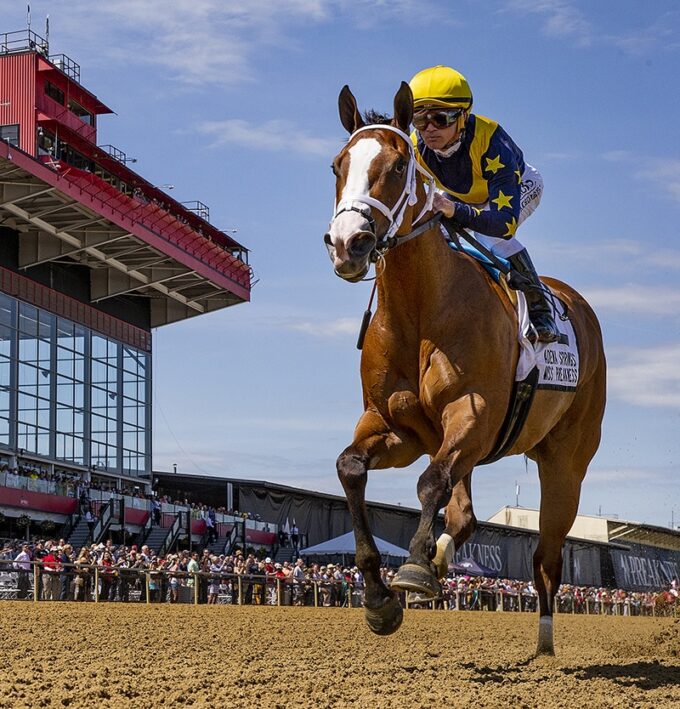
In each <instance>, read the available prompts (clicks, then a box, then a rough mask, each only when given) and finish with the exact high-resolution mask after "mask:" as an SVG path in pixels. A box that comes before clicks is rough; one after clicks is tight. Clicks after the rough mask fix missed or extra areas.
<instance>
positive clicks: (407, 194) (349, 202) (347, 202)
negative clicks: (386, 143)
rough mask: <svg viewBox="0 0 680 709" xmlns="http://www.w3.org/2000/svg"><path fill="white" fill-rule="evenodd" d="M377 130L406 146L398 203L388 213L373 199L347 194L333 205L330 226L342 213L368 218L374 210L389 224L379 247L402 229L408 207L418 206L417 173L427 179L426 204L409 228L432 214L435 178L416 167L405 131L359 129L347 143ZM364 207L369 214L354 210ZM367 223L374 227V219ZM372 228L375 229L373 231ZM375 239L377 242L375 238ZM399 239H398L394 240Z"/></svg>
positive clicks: (384, 128) (384, 127)
mask: <svg viewBox="0 0 680 709" xmlns="http://www.w3.org/2000/svg"><path fill="white" fill-rule="evenodd" d="M376 129H381V130H389V131H392V133H396V134H397V135H398V136H400V137H401V138H402V139H403V140H404V142H405V143H406V145H407V146H408V151H409V161H408V165H407V168H406V181H405V183H404V189H403V190H402V192H401V195H400V196H399V199H397V201H396V203H395V205H394V206H393V207H392V208H391V209H390V208H389V207H388V206H387V205H386V204H385V203H384V202H381V201H380V200H379V199H375V197H371V195H369V194H357V195H354V194H350V195H345V196H344V197H343V199H342V200H340V203H339V204H337V205H335V208H334V210H333V219H331V224H332V223H333V221H335V219H336V218H337V217H338V216H339V215H340V214H342V213H343V212H348V211H354V212H360V213H361V214H363V215H364V216H366V211H368V212H369V215H370V208H371V207H374V208H375V209H377V210H378V211H379V212H381V213H382V214H383V215H384V216H385V218H386V219H387V221H388V222H389V226H388V228H387V231H386V232H385V233H384V234H383V235H382V236H381V237H380V239H379V242H380V243H381V244H385V243H386V242H387V241H389V240H390V239H392V238H393V237H394V236H395V235H396V233H397V231H399V228H400V227H401V223H402V221H403V220H404V213H405V212H406V208H407V207H412V206H413V205H415V204H417V202H418V194H417V188H418V180H417V174H416V173H417V172H420V173H421V174H422V175H423V176H424V177H426V178H427V183H428V186H427V199H426V200H425V204H424V205H423V208H422V209H421V210H420V213H419V214H418V216H417V217H416V218H415V219H414V220H413V222H412V224H413V225H416V224H417V223H418V222H419V221H420V220H421V219H422V218H423V216H424V215H425V214H427V213H428V212H429V211H431V210H432V200H433V199H434V178H433V177H432V175H430V173H429V172H427V170H425V169H424V168H423V167H422V166H421V165H420V164H419V163H418V160H416V156H415V151H414V149H413V143H412V142H411V138H410V137H409V136H408V135H407V134H406V133H404V131H402V130H400V129H399V128H395V127H394V126H388V125H382V124H380V125H370V126H363V127H362V128H359V129H358V130H355V131H354V133H352V135H351V136H350V137H349V140H350V141H351V140H352V139H353V138H354V136H355V135H357V134H359V133H361V132H363V131H365V130H376ZM357 203H359V204H363V205H365V206H367V207H369V209H368V210H363V209H361V208H357V207H356V206H355V205H356V204H357ZM368 220H369V222H372V223H373V219H372V218H370V216H369V219H368ZM374 228H375V227H374ZM406 236H408V234H407V235H405V237H404V238H406ZM376 238H378V236H377V234H376ZM397 238H401V237H397Z"/></svg>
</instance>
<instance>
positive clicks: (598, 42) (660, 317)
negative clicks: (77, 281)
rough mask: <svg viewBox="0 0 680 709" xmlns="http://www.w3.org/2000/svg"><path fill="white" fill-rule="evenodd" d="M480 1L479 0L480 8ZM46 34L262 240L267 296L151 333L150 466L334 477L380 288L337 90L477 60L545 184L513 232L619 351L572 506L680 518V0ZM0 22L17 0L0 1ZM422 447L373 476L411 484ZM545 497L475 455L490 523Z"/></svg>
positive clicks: (100, 27)
mask: <svg viewBox="0 0 680 709" xmlns="http://www.w3.org/2000/svg"><path fill="white" fill-rule="evenodd" d="M482 8H483V9H482ZM31 10H32V24H33V29H34V30H36V31H37V32H38V33H41V34H42V31H43V28H44V19H45V15H46V14H47V13H48V12H49V13H50V28H51V37H50V39H51V52H52V53H65V54H68V55H69V56H71V57H72V58H73V59H74V60H75V61H77V62H79V63H80V64H81V76H82V81H83V83H84V84H85V85H86V86H87V87H88V88H89V89H91V90H92V91H93V92H94V93H96V94H97V95H98V96H99V98H101V99H102V100H103V101H104V102H105V103H107V104H108V105H109V106H111V107H112V108H113V109H114V110H115V111H116V113H117V114H118V115H116V116H107V117H103V118H102V119H101V120H100V123H99V142H100V143H111V144H113V145H115V146H117V147H118V148H120V149H122V150H124V151H125V152H126V153H127V154H128V155H129V156H133V157H136V158H137V159H138V162H137V164H136V166H135V167H136V169H137V170H138V171H139V172H140V173H141V174H142V175H144V176H145V177H146V178H148V179H149V180H151V181H153V182H154V183H156V184H167V183H171V184H173V185H174V186H175V187H174V190H173V192H172V195H173V196H174V197H175V198H176V199H179V200H180V201H188V200H194V199H200V200H201V201H203V202H205V203H206V204H208V205H209V206H210V208H211V221H212V222H213V223H214V224H215V225H216V226H218V227H221V228H224V229H230V228H235V229H238V232H237V233H236V234H235V236H236V238H237V239H239V240H240V241H241V242H242V243H243V244H245V245H246V246H247V247H248V248H250V249H251V252H252V253H251V263H252V265H253V267H254V270H255V273H256V276H257V278H259V282H258V284H257V285H256V286H255V288H254V289H253V293H252V302H251V303H250V304H248V305H242V306H238V307H236V308H231V309H227V310H224V311H222V312H219V313H214V314H211V315H207V316H203V317H200V318H198V319H195V320H190V321H187V322H184V323H180V324H175V325H171V326H168V327H165V328H161V329H159V330H157V331H155V333H154V337H155V344H154V392H155V393H154V407H155V417H154V418H155V424H154V425H155V433H154V467H155V468H156V469H165V470H169V469H171V468H172V464H173V463H177V466H178V469H179V470H180V471H183V472H195V473H208V474H224V475H229V476H235V477H243V478H250V479H263V480H270V481H277V482H282V483H285V484H289V485H294V486H301V487H306V488H310V489H314V490H321V491H327V492H332V493H337V494H341V488H340V485H339V483H338V481H337V478H336V474H335V458H336V457H337V455H338V453H339V452H340V451H341V450H342V449H343V448H344V447H345V446H346V445H347V444H348V443H349V442H350V440H351V436H352V431H353V427H354V424H355V422H356V419H357V418H358V415H359V414H360V411H361V396H360V384H359V373H358V367H359V355H358V352H357V350H356V349H355V341H356V333H357V329H358V325H359V320H360V317H361V314H362V312H363V310H364V308H365V307H366V302H367V299H368V296H369V289H370V286H369V285H368V284H356V285H354V284H348V283H345V282H342V281H341V280H340V279H338V278H337V277H336V276H334V275H333V272H332V269H331V264H330V261H329V260H328V258H327V256H326V252H325V249H324V246H323V242H322V235H323V233H324V230H325V228H326V226H327V223H328V220H329V217H330V212H331V207H332V201H333V178H332V175H331V171H330V169H329V164H330V162H331V159H332V157H333V156H334V155H335V153H336V152H337V151H338V150H339V149H340V147H341V145H342V141H343V140H344V139H345V137H346V135H345V133H344V130H343V129H342V127H341V126H340V123H339V120H338V117H337V95H338V92H339V90H340V88H341V87H342V86H343V84H345V83H347V84H349V85H350V87H351V88H352V90H353V92H354V94H355V95H356V96H357V99H358V101H359V104H360V106H361V107H363V108H369V107H372V108H376V109H383V110H391V105H392V97H393V95H394V93H395V91H396V89H397V87H398V86H399V82H400V81H402V80H407V81H408V80H409V79H410V77H411V76H412V75H413V74H414V73H415V72H416V71H418V70H420V69H422V68H425V67H427V66H431V65H433V64H448V65H451V66H454V67H456V68H458V69H459V70H460V71H462V72H463V73H464V74H465V75H466V76H467V78H468V79H469V81H470V83H471V85H472V88H473V91H474V94H475V109H476V111H477V112H478V113H481V114H483V115H487V116H489V117H491V118H494V119H495V120H498V121H499V122H500V123H501V124H502V125H503V126H504V128H505V129H506V130H507V131H508V132H509V133H510V134H511V135H512V136H513V137H514V139H515V141H516V142H517V143H518V144H519V145H520V146H521V147H522V149H523V151H524V154H525V157H526V159H527V161H528V162H530V163H531V164H533V165H535V166H536V167H538V168H539V170H540V171H541V173H542V174H543V177H544V180H545V193H544V197H543V201H542V204H541V207H540V209H539V210H538V211H537V213H536V214H535V215H534V216H532V218H531V219H530V220H529V221H528V222H527V223H526V224H525V225H523V227H522V229H521V230H520V232H519V235H520V238H521V240H522V241H523V243H525V244H526V246H527V247H528V248H529V250H530V253H531V254H532V256H533V259H534V262H535V263H536V265H537V267H538V270H539V272H541V273H545V274H549V275H553V276H556V277H558V278H560V279H562V280H565V281H567V282H569V283H570V284H571V285H573V286H575V287H576V288H577V289H578V290H579V291H581V292H582V293H583V294H584V295H585V296H586V297H587V298H588V299H589V300H590V301H591V303H592V304H593V306H594V307H595V309H596V312H597V313H598V315H599V317H600V320H601V323H602V327H603V332H604V337H605V346H606V351H607V357H608V361H609V382H608V397H609V401H608V407H607V413H606V417H605V423H604V435H603V440H602V445H601V447H600V450H599V452H598V454H597V456H596V457H595V459H594V461H593V463H592V465H591V468H590V471H589V474H588V476H587V478H586V481H585V483H584V488H583V494H582V500H581V507H580V511H581V512H582V513H585V514H597V513H598V512H600V511H601V512H602V513H603V514H617V515H619V516H620V517H621V518H623V519H630V520H638V521H646V522H649V523H653V524H661V525H667V524H669V523H670V521H671V518H672V517H673V518H674V520H675V523H676V524H677V523H680V475H679V474H678V468H679V466H680V368H679V365H680V331H679V328H678V325H679V324H680V315H679V313H678V310H679V308H680V287H679V286H678V279H679V277H680V246H679V244H678V237H677V232H678V228H677V222H678V218H680V138H679V137H678V135H679V134H678V129H677V126H678V123H679V122H680V100H679V99H678V90H677V88H678V74H679V70H680V40H678V36H679V34H678V32H679V30H680V8H679V7H678V5H677V3H676V2H674V1H673V2H671V1H664V0H655V2H653V3H651V2H648V3H639V2H631V1H629V0H616V1H614V0H600V1H599V2H597V3H592V2H570V1H569V0H490V1H489V2H486V3H483V5H482V4H480V3H478V2H475V1H474V0H459V1H458V2H456V3H451V2H435V1H432V2H429V1H427V0H425V1H424V2H409V1H407V0H391V1H390V2H384V1H382V0H376V1H372V0H354V2H346V1H344V0H336V1H332V0H328V1H326V0H290V1H286V0H279V1H278V2H276V3H273V2H271V3H270V2H262V1H260V2H258V1H254V0H249V2H234V1H233V0H191V2H189V1H188V0H176V1H174V2H171V3H168V2H160V0H148V1H143V0H109V1H108V2H106V3H103V2H102V3H99V2H97V3H93V2H84V1H81V0H75V1H70V2H66V1H64V2H60V3H54V2H44V1H40V2H38V1H35V0H34V2H32V3H31ZM0 17H2V29H3V31H10V30H14V29H21V28H24V27H25V26H26V11H25V4H23V3H20V2H15V1H14V0H13V1H12V2H10V1H9V0H0ZM425 465H426V461H425V460H424V459H421V461H419V462H418V463H417V464H415V465H413V466H411V467H410V468H409V469H405V470H395V471H376V472H373V473H371V474H370V475H369V485H368V497H369V499H373V500H380V501H384V502H391V503H401V504H404V505H409V506H415V505H417V499H416V494H415V489H416V480H417V477H418V475H419V473H420V471H422V470H423V469H424V467H425ZM515 481H518V482H519V483H520V486H521V492H520V504H522V505H524V506H527V507H536V506H537V505H538V492H539V489H538V481H537V474H536V470H535V466H534V465H533V464H532V463H530V464H529V465H528V467H526V466H525V463H524V460H523V458H522V457H520V456H516V457H513V458H508V459H505V460H503V461H500V462H498V463H496V464H494V465H492V466H487V467H484V468H480V469H478V470H477V471H475V473H474V475H473V495H474V501H475V509H476V512H477V515H478V517H479V518H480V519H485V518H487V517H489V516H490V515H491V514H493V513H494V512H495V511H496V510H497V509H498V508H500V507H501V506H503V505H504V504H514V501H515Z"/></svg>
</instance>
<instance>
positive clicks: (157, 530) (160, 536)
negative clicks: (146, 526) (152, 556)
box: [144, 527, 170, 553]
mask: <svg viewBox="0 0 680 709" xmlns="http://www.w3.org/2000/svg"><path fill="white" fill-rule="evenodd" d="M169 531H170V530H169V529H168V528H167V527H151V531H150V532H149V533H148V534H147V536H146V538H145V539H144V544H146V545H147V546H148V547H149V549H153V550H154V551H155V552H156V553H158V552H159V551H160V548H161V546H162V545H163V542H164V541H165V538H166V537H167V536H168V533H169Z"/></svg>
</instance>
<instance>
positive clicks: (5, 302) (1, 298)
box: [0, 293, 15, 327]
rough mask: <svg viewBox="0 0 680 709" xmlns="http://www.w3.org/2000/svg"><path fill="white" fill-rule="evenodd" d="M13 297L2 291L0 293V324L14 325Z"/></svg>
mask: <svg viewBox="0 0 680 709" xmlns="http://www.w3.org/2000/svg"><path fill="white" fill-rule="evenodd" d="M14 303H15V301H14V299H13V298H10V297H9V296H8V295H5V294H4V293H0V324H2V325H7V326H9V327H15V322H14V317H13V315H14Z"/></svg>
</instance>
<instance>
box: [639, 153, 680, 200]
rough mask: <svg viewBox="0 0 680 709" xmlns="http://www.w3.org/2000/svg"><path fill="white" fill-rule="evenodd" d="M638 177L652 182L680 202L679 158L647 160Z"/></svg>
mask: <svg viewBox="0 0 680 709" xmlns="http://www.w3.org/2000/svg"><path fill="white" fill-rule="evenodd" d="M636 174H637V176H638V177H641V178H643V179H645V180H648V181H650V182H651V183H653V184H654V185H656V187H657V188H658V189H660V190H661V191H663V192H665V193H666V194H668V195H669V196H670V197H671V198H672V199H673V200H674V201H676V202H680V160H679V159H677V158H646V159H644V160H643V162H642V168H641V169H640V170H638V171H637V173H636Z"/></svg>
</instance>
